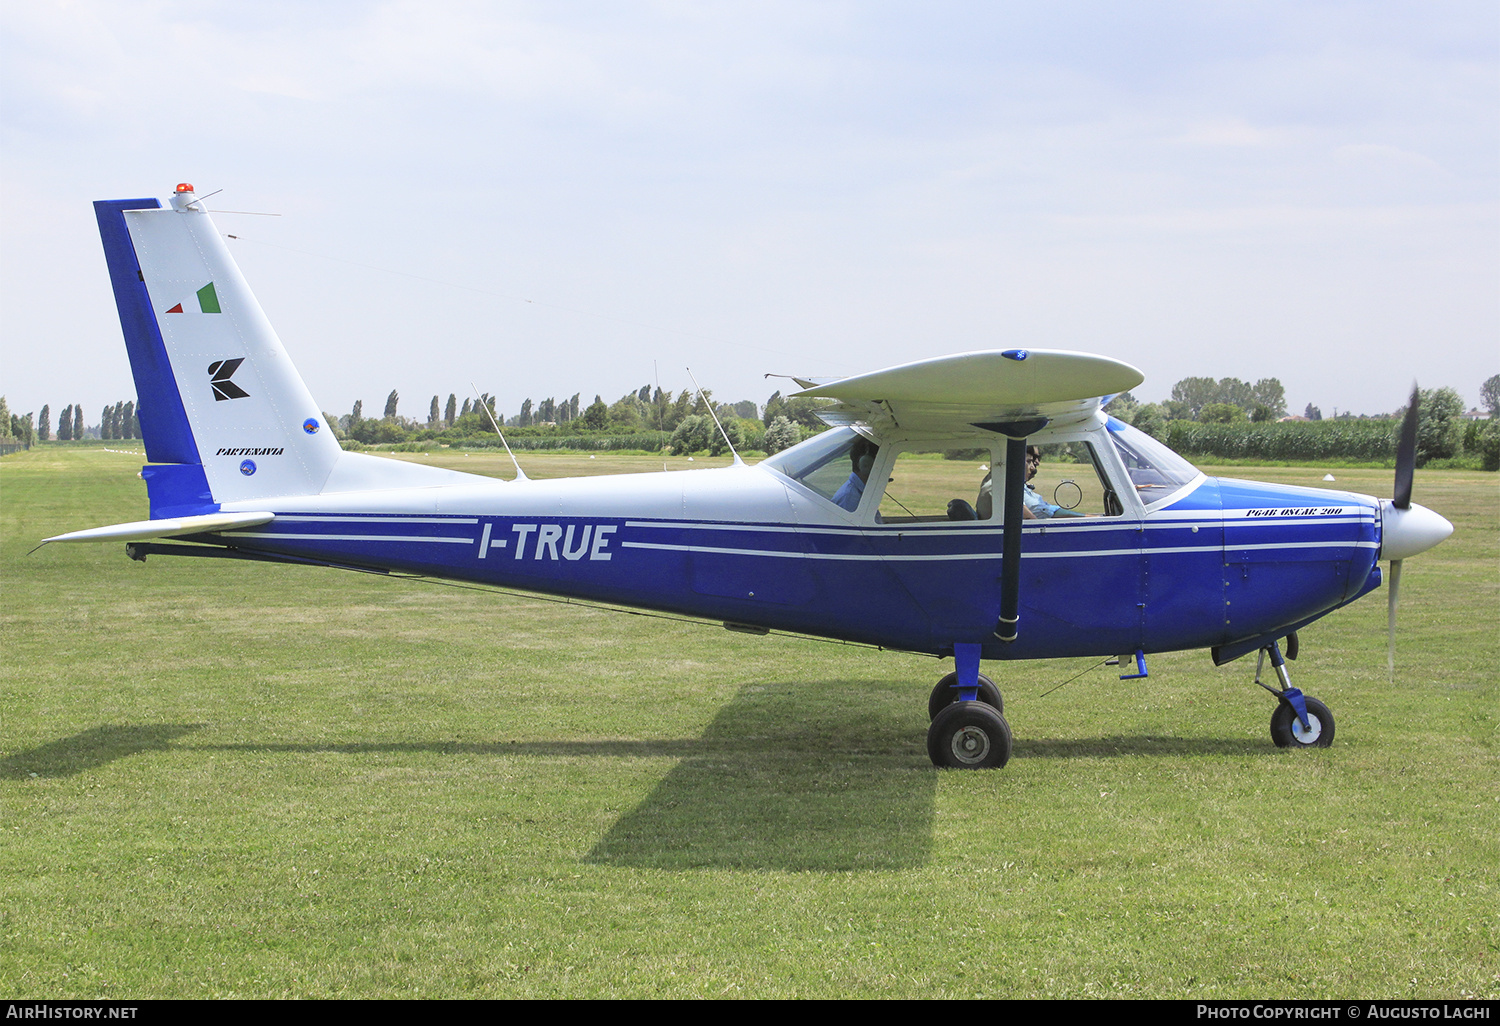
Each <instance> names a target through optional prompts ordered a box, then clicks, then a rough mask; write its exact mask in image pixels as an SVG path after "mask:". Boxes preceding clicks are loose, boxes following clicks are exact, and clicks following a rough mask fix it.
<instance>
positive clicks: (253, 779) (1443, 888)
mask: <svg viewBox="0 0 1500 1026" xmlns="http://www.w3.org/2000/svg"><path fill="white" fill-rule="evenodd" d="M123 447H124V446H122V448H123ZM423 458H424V460H425V459H427V457H423ZM524 459H525V462H526V463H527V467H528V473H530V474H531V475H532V476H534V477H541V476H549V475H555V474H559V473H590V472H619V471H631V470H648V469H659V468H660V465H661V461H660V459H653V458H649V457H609V458H606V457H603V456H601V457H599V458H598V459H593V460H591V459H589V458H588V457H587V456H571V457H538V456H528V457H525V458H524ZM431 461H432V462H438V463H442V464H444V465H448V466H455V467H459V468H461V469H468V470H476V471H478V472H482V473H502V472H503V473H505V476H509V473H508V471H506V469H505V468H507V467H508V461H506V459H505V457H504V455H503V454H501V455H500V456H499V457H493V456H490V455H483V456H478V455H470V456H462V455H456V454H455V455H434V456H432V457H431ZM710 462H712V461H704V460H699V461H696V462H695V463H694V464H691V465H689V464H687V463H686V462H682V461H677V460H673V461H672V466H673V468H674V469H683V468H686V467H688V466H694V467H701V466H704V465H706V464H708V463H710ZM140 464H141V457H140V456H139V455H130V454H127V453H119V452H111V451H109V450H107V449H105V448H103V447H79V448H63V447H59V446H51V447H42V448H40V449H35V450H32V451H30V452H27V453H21V454H16V455H13V456H7V457H5V458H4V460H3V462H0V582H3V589H4V590H3V595H4V602H3V606H4V620H3V624H0V630H3V635H0V637H3V639H4V641H3V644H4V662H3V670H0V674H3V676H0V816H3V818H0V831H3V852H4V859H3V863H0V993H4V994H6V995H9V996H13V997H29V998H42V997H48V998H59V997H78V998H85V997H100V998H146V997H159V998H174V997H233V996H240V997H281V996H288V997H290V996H309V997H344V996H350V997H353V996H359V997H382V996H393V997H565V996H566V997H575V996H576V997H581V996H636V997H658V996H667V997H690V996H707V997H719V996H746V997H776V996H798V997H819V996H824V997H826V996H864V997H884V996H889V997H942V996H952V997H970V996H975V995H985V996H996V997H1047V996H1056V997H1105V996H1125V997H1205V998H1208V997H1235V996H1238V997H1267V998H1289V997H1320V998H1339V997H1438V996H1443V997H1466V996H1473V997H1488V998H1496V997H1500V911H1497V910H1500V883H1497V876H1500V761H1497V741H1500V737H1497V717H1500V704H1497V698H1500V695H1497V691H1500V689H1497V677H1500V671H1497V669H1496V667H1497V663H1500V630H1497V627H1500V613H1497V610H1500V594H1497V591H1500V589H1497V583H1500V574H1497V569H1500V487H1497V486H1500V477H1497V475H1495V474H1482V473H1478V472H1464V471H1440V472H1419V473H1418V476H1417V481H1416V498H1417V501H1419V502H1422V503H1424V504H1426V505H1430V506H1432V507H1433V508H1435V509H1437V510H1438V511H1439V512H1441V513H1443V514H1444V515H1445V516H1447V517H1449V519H1451V520H1452V521H1453V522H1454V523H1455V524H1456V525H1457V528H1458V531H1457V534H1456V535H1455V536H1454V537H1453V538H1452V539H1450V540H1449V541H1448V542H1447V543H1446V544H1444V545H1443V546H1442V547H1440V548H1438V549H1436V550H1434V551H1432V552H1430V553H1427V554H1425V555H1423V556H1421V557H1419V558H1417V559H1413V560H1412V561H1411V562H1410V563H1409V564H1408V566H1407V568H1406V574H1405V577H1404V579H1403V581H1402V598H1403V602H1402V611H1401V614H1402V615H1401V628H1400V648H1399V652H1398V660H1399V665H1398V671H1397V683H1396V685H1394V686H1393V685H1392V684H1390V683H1389V682H1388V680H1387V677H1386V668H1385V635H1384V631H1385V604H1384V594H1383V592H1382V593H1377V594H1375V595H1371V596H1369V597H1367V598H1366V599H1364V600H1363V601H1362V602H1360V603H1358V604H1356V605H1355V606H1352V607H1350V608H1349V609H1346V610H1343V611H1341V612H1338V613H1335V614H1334V615H1333V616H1331V617H1329V618H1328V619H1326V620H1324V621H1322V622H1320V623H1318V624H1316V625H1314V626H1313V627H1311V628H1309V629H1308V630H1306V631H1304V632H1303V638H1302V642H1303V644H1302V650H1303V651H1302V658H1301V659H1300V660H1299V661H1298V662H1297V663H1296V664H1294V665H1293V675H1294V678H1293V679H1294V682H1295V683H1297V684H1298V685H1299V686H1301V687H1303V688H1304V689H1305V690H1307V691H1308V692H1309V693H1311V694H1314V695H1317V696H1318V697H1320V698H1322V699H1323V700H1324V701H1326V702H1327V703H1328V704H1329V705H1330V706H1331V708H1332V710H1333V713H1334V715H1335V716H1336V717H1337V724H1338V734H1337V740H1336V741H1335V743H1334V746H1333V747H1332V748H1331V749H1328V750H1319V751H1308V752H1282V751H1279V750H1277V749H1275V748H1274V747H1273V746H1272V745H1271V742H1270V739H1269V736H1268V730H1267V725H1268V722H1269V719H1270V715H1271V710H1272V705H1273V703H1272V701H1271V700H1270V698H1269V697H1268V696H1266V695H1265V694H1264V693H1263V692H1261V691H1260V690H1259V689H1257V688H1255V687H1253V686H1252V684H1251V676H1252V673H1253V669H1254V666H1253V663H1254V661H1253V658H1247V659H1245V660H1241V661H1239V662H1237V663H1234V664H1232V665H1230V666H1228V667H1224V668H1218V669H1216V668H1214V667H1213V665H1212V664H1211V662H1210V661H1209V659H1208V656H1207V654H1206V653H1201V652H1200V653H1182V654H1172V655H1160V656H1156V657H1154V658H1153V659H1152V660H1151V671H1152V672H1151V677H1150V679H1149V680H1146V681H1132V682H1122V681H1119V680H1117V679H1116V678H1115V676H1114V675H1113V673H1112V672H1111V671H1110V670H1109V669H1097V670H1092V671H1089V672H1085V673H1084V674H1083V676H1081V677H1080V678H1079V679H1078V680H1076V681H1074V682H1073V683H1071V684H1069V685H1067V686H1066V687H1063V688H1061V689H1060V690H1056V691H1054V692H1052V693H1050V694H1045V695H1044V694H1043V693H1044V692H1047V691H1048V689H1050V688H1052V687H1054V686H1055V685H1056V684H1058V683H1060V682H1061V681H1063V680H1066V679H1067V678H1068V677H1071V676H1073V675H1074V674H1075V673H1078V672H1080V671H1082V670H1084V669H1085V668H1086V667H1087V666H1088V663H1087V662H1086V661H1059V662H1038V663H1027V664H1017V665H1014V666H1009V667H1007V666H1003V665H1000V664H986V670H987V672H989V673H990V674H991V675H992V676H994V677H995V679H996V681H997V682H998V683H999V684H1000V686H1001V687H1002V689H1003V690H1004V691H1005V696H1006V715H1007V717H1008V718H1009V720H1010V722H1011V725H1012V727H1013V728H1014V731H1015V735H1016V742H1015V757H1014V759H1013V760H1012V761H1011V763H1010V765H1009V766H1008V767H1007V768H1006V769H1004V770H1001V771H996V772H980V773H966V772H938V771H936V770H934V769H933V768H932V767H931V766H930V764H929V763H928V760H927V756H926V751H925V747H924V738H925V730H926V713H925V706H926V697H927V691H928V689H929V688H930V687H931V685H932V683H933V681H934V680H935V679H936V678H937V677H938V676H939V675H940V674H941V673H942V672H943V671H944V669H945V666H946V665H951V664H943V663H939V662H937V661H935V660H931V659H925V658H921V657H917V656H910V655H902V654H894V653H879V652H875V651H872V650H868V649H862V648H854V647H849V646H840V645H830V644H821V643H816V642H811V641H806V640H800V639H795V638H786V637H777V636H772V637H768V638H755V637H747V636H743V635H737V634H730V633H727V632H725V631H723V630H722V629H719V628H717V627H711V626H702V625H695V624H686V623H679V622H673V621H668V620H661V619H648V618H643V617H635V616H623V615H619V614H614V613H608V612H603V611H598V610H594V609H589V608H585V607H580V606H573V605H562V604H551V603H544V602H538V601H534V600H530V599H525V598H518V597H512V596H504V595H498V594H494V593H488V592H481V591H474V590H458V589H453V588H448V587H441V586H437V585H433V584H426V583H414V582H407V581H397V580H385V579H380V578H376V577H369V576H363V575H354V574H347V573H339V572H337V571H330V570H319V569H310V568H297V567H284V566H275V565H269V564H253V563H245V564H238V563H234V564H230V563H224V562H217V561H197V560H172V559H167V558H158V557H153V558H152V559H151V560H150V561H148V562H146V563H137V562H133V561H131V560H129V559H127V558H126V556H125V554H124V552H123V546H121V545H118V544H113V545H86V546H60V545H53V546H48V547H47V548H44V549H42V550H41V551H39V552H36V553H35V554H33V555H27V554H26V552H27V550H28V549H29V548H31V546H33V545H34V544H35V543H36V541H37V540H39V539H40V538H42V537H45V536H47V535H51V534H56V533H60V532H63V531H67V530H74V529H78V528H83V527H90V526H97V525H99V524H105V523H115V522H119V521H124V520H133V519H139V518H142V517H144V516H145V515H146V508H145V495H144V487H143V485H142V483H141V481H140V480H139V479H138V478H137V477H136V471H137V470H138V469H139V467H140ZM1209 469H1210V472H1212V469H1211V468H1209ZM1234 473H1235V474H1236V475H1237V476H1244V477H1259V478H1262V479H1270V480H1278V481H1287V482H1296V483H1305V484H1317V483H1318V481H1319V479H1320V478H1321V476H1322V474H1323V468H1316V469H1314V468H1297V467H1281V468H1275V469H1268V470H1265V471H1263V472H1262V471H1254V470H1251V469H1248V468H1238V469H1236V470H1235V471H1234ZM1337 474H1338V476H1339V479H1340V480H1339V482H1338V485H1337V486H1336V487H1349V488H1352V489H1354V490H1357V491H1365V492H1371V493H1375V494H1389V490H1390V477H1391V472H1390V471H1385V470H1380V471H1377V470H1347V471H1338V472H1337ZM1115 672H1117V671H1115Z"/></svg>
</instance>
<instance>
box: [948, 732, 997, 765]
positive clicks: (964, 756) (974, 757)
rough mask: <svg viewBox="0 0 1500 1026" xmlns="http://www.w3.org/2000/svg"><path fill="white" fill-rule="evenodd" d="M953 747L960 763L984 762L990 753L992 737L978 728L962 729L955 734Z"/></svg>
mask: <svg viewBox="0 0 1500 1026" xmlns="http://www.w3.org/2000/svg"><path fill="white" fill-rule="evenodd" d="M952 747H953V757H954V758H955V759H958V760H959V761H960V762H964V763H976V762H983V761H984V758H985V756H987V755H989V753H990V736H989V735H988V734H986V733H985V732H984V731H982V730H980V729H979V728H978V727H960V728H959V729H958V730H956V731H954V733H953V742H952Z"/></svg>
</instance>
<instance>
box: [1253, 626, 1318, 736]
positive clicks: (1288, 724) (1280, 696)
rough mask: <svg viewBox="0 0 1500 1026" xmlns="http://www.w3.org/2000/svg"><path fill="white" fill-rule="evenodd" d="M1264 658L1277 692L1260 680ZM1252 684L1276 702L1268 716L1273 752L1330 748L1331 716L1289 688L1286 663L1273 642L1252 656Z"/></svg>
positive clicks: (1300, 693) (1279, 647)
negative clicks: (1272, 670) (1253, 662)
mask: <svg viewBox="0 0 1500 1026" xmlns="http://www.w3.org/2000/svg"><path fill="white" fill-rule="evenodd" d="M1267 655H1269V656H1270V657H1271V666H1272V667H1273V668H1275V670H1276V679H1277V681H1278V683H1280V685H1281V687H1280V688H1273V687H1271V685H1269V684H1266V683H1264V682H1263V681H1262V680H1261V679H1260V675H1261V670H1262V669H1264V667H1265V664H1266V656H1267ZM1255 683H1257V684H1259V685H1260V686H1261V687H1263V688H1265V689H1266V690H1267V691H1269V692H1270V693H1271V694H1273V695H1275V696H1276V698H1277V702H1276V710H1275V712H1273V713H1271V740H1272V741H1273V742H1275V744H1276V747H1277V748H1327V747H1328V746H1329V745H1331V744H1333V713H1331V712H1329V711H1328V706H1326V705H1324V704H1323V703H1322V702H1320V701H1318V700H1317V699H1316V698H1313V697H1312V696H1310V695H1304V694H1302V692H1301V691H1299V690H1297V689H1296V688H1294V687H1292V678H1291V675H1290V674H1288V673H1287V669H1286V660H1285V659H1283V658H1282V657H1281V646H1280V645H1279V644H1278V643H1277V642H1274V641H1273V642H1271V643H1270V644H1269V645H1267V646H1266V647H1265V648H1263V649H1261V650H1260V653H1259V655H1257V656H1256V659H1255Z"/></svg>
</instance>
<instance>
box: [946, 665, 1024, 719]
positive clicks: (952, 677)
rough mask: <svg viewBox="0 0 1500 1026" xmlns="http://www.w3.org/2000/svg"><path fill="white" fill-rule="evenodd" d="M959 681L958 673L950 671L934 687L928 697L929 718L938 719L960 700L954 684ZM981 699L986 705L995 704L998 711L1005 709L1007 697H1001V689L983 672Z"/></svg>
mask: <svg viewBox="0 0 1500 1026" xmlns="http://www.w3.org/2000/svg"><path fill="white" fill-rule="evenodd" d="M957 683H958V674H957V673H950V674H948V676H946V677H944V678H943V679H942V680H940V681H938V682H937V684H936V685H935V686H934V687H933V689H932V694H931V695H929V696H928V697H927V719H928V720H935V719H937V714H938V713H940V712H942V711H943V710H944V709H946V708H948V706H950V705H952V704H953V703H954V702H957V701H958V690H957V689H956V688H955V687H954V686H953V685H955V684H957ZM979 700H980V701H981V702H983V703H984V704H985V705H992V706H994V707H995V711H996V712H1002V713H1003V712H1004V711H1005V699H1003V698H1001V697H1000V689H999V688H997V687H995V682H994V681H992V680H990V679H989V678H988V677H986V676H985V675H984V674H982V673H981V674H980V675H979Z"/></svg>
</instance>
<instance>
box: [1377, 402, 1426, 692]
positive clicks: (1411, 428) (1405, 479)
mask: <svg viewBox="0 0 1500 1026" xmlns="http://www.w3.org/2000/svg"><path fill="white" fill-rule="evenodd" d="M1421 404H1422V395H1421V393H1420V392H1419V391H1418V390H1417V383H1416V382H1415V381H1413V382H1412V383H1411V402H1409V403H1407V404H1406V418H1405V419H1404V420H1402V421H1401V438H1400V439H1399V440H1398V441H1397V443H1396V485H1395V489H1394V490H1393V491H1392V492H1391V505H1392V506H1393V507H1395V508H1396V509H1399V510H1401V511H1403V512H1405V511H1406V510H1409V509H1411V482H1412V478H1413V477H1414V476H1415V475H1416V470H1417V414H1418V411H1419V409H1420V407H1421ZM1402 562H1403V560H1400V559H1394V558H1393V559H1392V560H1391V586H1390V594H1389V595H1388V596H1387V598H1386V603H1387V604H1386V611H1385V621H1386V622H1385V635H1386V642H1385V669H1386V672H1387V673H1388V674H1389V675H1390V678H1391V681H1392V683H1394V682H1395V680H1396V606H1397V605H1398V604H1399V603H1400V600H1401V564H1402Z"/></svg>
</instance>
